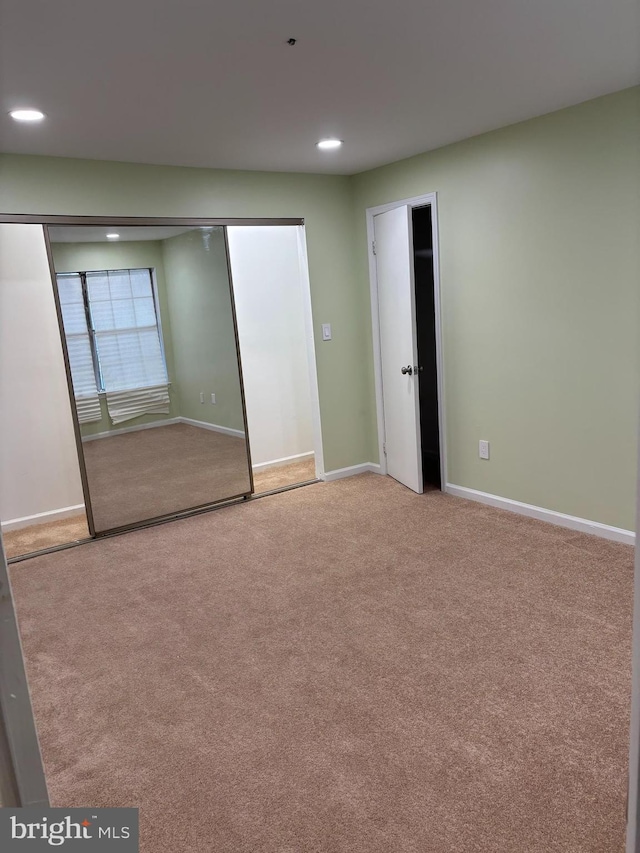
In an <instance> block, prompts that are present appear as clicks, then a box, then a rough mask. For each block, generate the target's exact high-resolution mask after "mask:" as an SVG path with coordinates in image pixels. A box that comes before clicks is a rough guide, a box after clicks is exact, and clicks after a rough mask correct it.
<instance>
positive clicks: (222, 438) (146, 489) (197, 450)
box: [83, 424, 251, 531]
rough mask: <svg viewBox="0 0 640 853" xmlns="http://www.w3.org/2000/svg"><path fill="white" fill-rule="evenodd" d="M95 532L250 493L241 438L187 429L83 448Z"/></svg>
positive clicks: (170, 429) (116, 439) (177, 427)
mask: <svg viewBox="0 0 640 853" xmlns="http://www.w3.org/2000/svg"><path fill="white" fill-rule="evenodd" d="M83 450H84V457H85V463H86V467H87V479H88V481H89V493H90V495H91V506H92V509H93V517H94V521H95V526H96V530H97V531H101V530H109V529H110V528H114V527H122V526H124V525H127V524H134V523H136V522H138V521H143V520H144V519H149V518H155V517H157V516H161V515H168V514H170V513H174V512H182V511H183V510H187V509H191V508H192V507H197V506H201V505H202V504H207V503H213V502H215V501H219V500H224V499H225V498H230V497H234V496H236V495H240V494H244V493H247V492H249V491H250V488H251V487H250V484H249V466H248V462H247V454H246V445H245V441H244V439H243V438H235V437H234V436H229V435H224V434H222V433H219V432H213V431H212V430H208V429H201V428H199V427H194V426H191V425H189V424H170V425H169V426H163V427H156V428H154V429H145V430H137V431H136V432H129V433H124V434H123V435H115V436H112V437H110V438H103V439H99V440H97V441H86V442H84V444H83Z"/></svg>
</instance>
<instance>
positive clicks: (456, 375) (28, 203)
mask: <svg viewBox="0 0 640 853" xmlns="http://www.w3.org/2000/svg"><path fill="white" fill-rule="evenodd" d="M639 91H640V90H638V89H634V90H628V91H625V92H620V93H617V94H615V95H610V96H607V97H605V98H600V99H597V100H595V101H591V102H587V103H585V104H582V105H579V106H577V107H572V108H570V109H567V110H562V111H560V112H557V113H552V114H550V115H548V116H543V117H542V118H538V119H533V120H531V121H528V122H524V123H522V124H518V125H514V126H512V127H509V128H505V129H503V130H499V131H495V132H493V133H489V134H485V135H483V136H479V137H476V138H474V139H470V140H467V141H465V142H462V143H459V144H456V145H451V146H447V147H446V148H442V149H440V150H438V151H434V152H430V153H428V154H424V155H421V156H419V157H414V158H411V159H409V160H405V161H402V162H400V163H396V164H392V165H390V166H386V167H383V168H381V169H377V170H373V171H370V172H367V173H363V174H361V175H357V176H354V177H352V178H343V177H335V176H318V175H315V176H314V175H296V174H278V173H261V172H233V171H218V170H209V169H190V168H179V167H163V166H144V165H135V164H126V163H109V162H94V161H87V160H67V159H62V158H47V157H28V156H17V155H4V156H3V157H2V158H1V159H0V209H1V210H2V211H3V212H7V213H9V212H15V213H33V214H38V213H61V214H80V215H82V214H84V215H114V216H123V215H130V216H136V215H137V216H224V217H251V216H265V217H276V216H302V217H304V218H305V220H306V225H307V240H308V247H309V267H310V275H311V287H312V302H313V313H314V329H315V334H316V354H317V359H318V381H319V386H320V406H321V415H322V430H323V439H324V448H325V463H326V467H327V469H328V470H331V469H335V468H340V467H344V466H348V465H355V464H357V463H359V462H367V461H375V460H376V458H377V437H376V423H375V405H374V390H373V370H372V343H371V322H370V305H369V284H368V273H367V260H366V238H365V209H366V208H367V207H370V206H374V205H378V204H382V203H385V202H389V201H393V200H395V199H402V198H406V197H411V196H416V195H420V194H423V193H427V192H433V191H436V192H437V193H438V202H439V216H440V221H439V225H440V262H441V283H442V301H443V323H444V347H445V382H446V407H447V421H448V426H447V441H448V448H449V454H448V461H449V480H450V482H452V483H456V484H457V485H461V486H467V487H470V488H474V489H479V490H481V491H486V492H491V493H494V494H498V495H502V496H504V497H508V498H511V499H514V500H520V501H524V502H526V503H532V504H536V505H538V506H542V507H547V508H549V509H553V510H557V511H560V512H564V513H568V514H571V515H577V516H581V517H584V518H590V519H593V520H596V521H601V522H604V523H607V524H613V525H616V526H620V527H624V528H632V527H633V524H634V517H633V507H634V481H635V460H636V430H637V400H638V366H639V363H638V362H639V359H638V355H639V353H638V336H639V328H640V324H639V315H640V310H639V309H640V305H639V300H640V296H639V291H640V285H639V282H638V278H639V276H638V273H639V267H640V258H639V256H638V248H637V246H638V233H639V232H640V198H639V194H638V186H639V160H638V158H639V154H638V139H639V138H640V118H639V110H638V92H639ZM323 322H331V323H332V325H333V338H334V339H333V341H331V342H330V343H322V341H321V334H320V325H321V323H323ZM480 438H484V439H488V440H489V441H490V442H491V454H492V458H491V460H490V461H489V462H482V461H480V460H479V459H478V456H477V448H478V439H480Z"/></svg>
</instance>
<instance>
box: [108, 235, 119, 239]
mask: <svg viewBox="0 0 640 853" xmlns="http://www.w3.org/2000/svg"><path fill="white" fill-rule="evenodd" d="M119 239H120V235H119V234H107V240H119Z"/></svg>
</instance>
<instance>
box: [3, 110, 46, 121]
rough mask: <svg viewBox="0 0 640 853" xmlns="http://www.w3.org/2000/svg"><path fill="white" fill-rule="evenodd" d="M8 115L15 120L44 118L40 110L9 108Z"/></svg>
mask: <svg viewBox="0 0 640 853" xmlns="http://www.w3.org/2000/svg"><path fill="white" fill-rule="evenodd" d="M9 115H10V116H11V118H12V119H15V121H42V119H43V118H44V113H41V112H40V110H11V112H10V113H9Z"/></svg>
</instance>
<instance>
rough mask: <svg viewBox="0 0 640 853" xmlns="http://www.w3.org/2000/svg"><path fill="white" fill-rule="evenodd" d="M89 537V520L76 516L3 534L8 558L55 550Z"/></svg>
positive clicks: (82, 516)
mask: <svg viewBox="0 0 640 853" xmlns="http://www.w3.org/2000/svg"><path fill="white" fill-rule="evenodd" d="M88 536H89V528H88V527H87V519H86V517H85V516H84V515H74V516H72V517H71V518H63V519H62V520H61V521H49V522H48V523H47V524H32V525H31V526H30V527H22V528H21V529H20V530H8V531H6V532H5V533H3V534H2V539H3V541H4V548H5V551H6V554H7V557H21V556H22V555H23V554H30V553H31V552H32V551H39V550H41V549H42V548H54V547H55V546H56V545H66V544H67V543H68V542H75V541H77V540H78V539H86V538H87V537H88Z"/></svg>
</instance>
